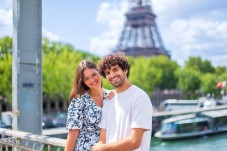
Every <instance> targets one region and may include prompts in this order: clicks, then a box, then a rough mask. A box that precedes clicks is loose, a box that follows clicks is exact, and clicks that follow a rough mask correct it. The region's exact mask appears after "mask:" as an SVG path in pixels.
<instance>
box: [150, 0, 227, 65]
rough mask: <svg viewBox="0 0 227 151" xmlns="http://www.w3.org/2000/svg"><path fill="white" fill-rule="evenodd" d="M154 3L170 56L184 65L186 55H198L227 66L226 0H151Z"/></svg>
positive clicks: (214, 63) (158, 22)
mask: <svg viewBox="0 0 227 151" xmlns="http://www.w3.org/2000/svg"><path fill="white" fill-rule="evenodd" d="M153 7H154V11H156V12H154V13H155V14H157V17H158V18H157V20H156V21H157V24H158V25H159V27H160V28H159V29H160V32H161V35H162V38H163V41H164V44H165V46H166V48H167V49H169V50H171V56H172V59H173V60H175V61H177V62H178V63H179V64H180V65H183V64H184V62H185V60H187V59H188V57H189V56H200V57H202V58H203V59H208V60H210V61H211V62H212V64H213V65H224V66H227V61H224V60H227V43H226V41H227V19H226V17H224V15H223V14H226V13H227V11H226V9H224V8H226V7H227V2H226V1H224V0H219V3H217V2H216V1H212V0H206V1H205V0H191V1H182V0H171V1H168V0H153ZM217 58H222V59H217Z"/></svg>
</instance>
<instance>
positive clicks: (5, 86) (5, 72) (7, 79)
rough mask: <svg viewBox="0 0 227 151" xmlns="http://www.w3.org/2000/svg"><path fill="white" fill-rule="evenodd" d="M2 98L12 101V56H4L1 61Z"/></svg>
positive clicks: (0, 90) (0, 89) (0, 86)
mask: <svg viewBox="0 0 227 151" xmlns="http://www.w3.org/2000/svg"><path fill="white" fill-rule="evenodd" d="M0 82H1V83H0V96H3V97H4V99H5V101H6V102H8V103H11V101H12V55H5V54H4V55H3V56H2V58H1V59H0Z"/></svg>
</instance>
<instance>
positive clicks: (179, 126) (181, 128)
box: [176, 121, 210, 133]
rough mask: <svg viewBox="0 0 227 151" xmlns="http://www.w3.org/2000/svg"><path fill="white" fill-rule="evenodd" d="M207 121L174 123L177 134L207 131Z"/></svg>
mask: <svg viewBox="0 0 227 151" xmlns="http://www.w3.org/2000/svg"><path fill="white" fill-rule="evenodd" d="M209 128H210V126H209V122H208V121H196V122H195V121H192V122H185V123H184V122H183V121H181V122H178V123H176V132H177V133H187V132H198V131H202V130H207V129H209Z"/></svg>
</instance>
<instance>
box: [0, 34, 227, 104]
mask: <svg viewBox="0 0 227 151" xmlns="http://www.w3.org/2000/svg"><path fill="white" fill-rule="evenodd" d="M42 48H43V54H42V77H43V94H44V99H50V100H52V101H58V100H65V101H68V95H69V91H70V89H71V87H72V85H73V78H74V74H75V70H76V67H77V65H78V63H79V62H80V61H81V60H83V59H89V60H92V61H94V62H96V63H98V61H99V59H100V58H99V57H98V56H95V55H93V54H90V53H87V52H82V51H79V50H75V49H74V48H73V47H72V46H71V45H70V44H64V43H60V42H52V41H50V40H48V39H43V41H42ZM128 59H129V62H130V64H131V74H130V77H129V79H130V81H131V83H132V84H135V85H138V86H139V87H141V88H142V89H144V90H145V91H146V92H147V93H148V94H152V91H153V90H155V89H161V90H163V89H176V88H179V89H180V90H181V91H182V92H183V94H184V95H185V97H186V98H187V99H189V98H190V97H192V98H193V97H195V92H196V91H200V92H202V93H204V94H207V93H210V94H212V93H215V94H217V93H220V91H219V90H216V89H215V86H216V84H217V83H218V82H219V81H224V80H227V70H226V67H221V66H218V67H216V68H214V67H213V66H212V65H211V62H210V61H208V60H205V61H203V60H202V59H201V58H200V57H190V58H189V59H188V61H186V63H185V67H183V68H181V67H180V66H179V65H178V64H177V63H176V62H174V61H172V60H170V59H169V58H167V57H165V56H158V57H150V58H145V57H138V58H135V57H128ZM0 81H1V84H0V95H2V96H3V97H4V98H6V100H7V101H8V102H11V100H12V38H10V37H4V38H0ZM103 87H104V88H106V89H109V90H111V89H113V86H112V85H111V84H110V83H109V82H108V81H107V80H106V79H104V78H103Z"/></svg>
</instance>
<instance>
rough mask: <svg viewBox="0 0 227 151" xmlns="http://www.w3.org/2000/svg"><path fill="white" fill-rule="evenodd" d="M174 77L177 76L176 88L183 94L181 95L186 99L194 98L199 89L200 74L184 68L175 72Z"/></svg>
mask: <svg viewBox="0 0 227 151" xmlns="http://www.w3.org/2000/svg"><path fill="white" fill-rule="evenodd" d="M176 75H177V76H178V86H179V88H180V90H181V91H182V92H183V95H184V96H185V97H187V98H189V97H191V99H193V98H195V97H196V96H195V93H196V91H198V90H199V89H200V85H201V80H200V76H201V74H200V73H199V72H198V71H196V70H193V69H190V68H184V69H179V70H177V71H176Z"/></svg>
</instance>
